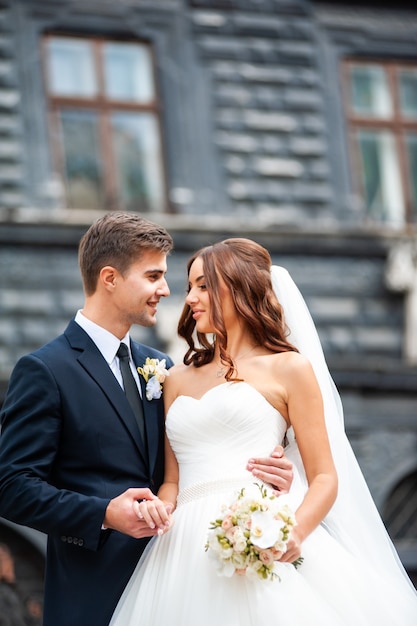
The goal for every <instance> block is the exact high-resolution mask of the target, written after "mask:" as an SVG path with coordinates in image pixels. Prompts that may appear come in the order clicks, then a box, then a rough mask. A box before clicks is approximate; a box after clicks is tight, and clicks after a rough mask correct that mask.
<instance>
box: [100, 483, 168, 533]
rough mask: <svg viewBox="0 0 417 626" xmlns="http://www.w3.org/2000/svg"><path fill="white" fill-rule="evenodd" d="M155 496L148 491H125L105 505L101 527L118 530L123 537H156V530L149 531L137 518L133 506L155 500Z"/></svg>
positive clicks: (133, 489) (140, 489)
mask: <svg viewBox="0 0 417 626" xmlns="http://www.w3.org/2000/svg"><path fill="white" fill-rule="evenodd" d="M155 499H156V495H155V494H153V493H152V491H151V490H150V489H145V488H143V489H142V488H137V489H135V488H132V489H127V490H126V491H124V492H123V493H121V494H120V495H119V496H117V497H116V498H113V500H110V502H109V504H108V505H107V509H106V515H105V517H104V521H103V527H105V528H111V529H112V530H118V531H119V532H121V533H124V534H125V535H130V536H131V537H135V539H141V538H142V537H150V536H152V535H156V534H157V531H158V529H157V528H156V529H151V528H150V527H149V526H148V524H147V523H146V522H145V521H144V520H141V519H139V518H138V516H137V515H136V513H135V506H136V503H137V501H138V500H155Z"/></svg>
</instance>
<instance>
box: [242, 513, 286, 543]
mask: <svg viewBox="0 0 417 626" xmlns="http://www.w3.org/2000/svg"><path fill="white" fill-rule="evenodd" d="M283 526H284V522H283V521H282V520H281V519H275V518H274V516H273V513H272V512H271V511H269V510H267V511H255V512H254V513H252V524H251V529H250V540H251V542H252V543H253V544H254V545H255V546H256V547H257V548H260V549H261V550H265V549H266V548H271V547H272V546H274V545H275V542H276V541H277V538H278V537H280V534H281V528H282V527H283Z"/></svg>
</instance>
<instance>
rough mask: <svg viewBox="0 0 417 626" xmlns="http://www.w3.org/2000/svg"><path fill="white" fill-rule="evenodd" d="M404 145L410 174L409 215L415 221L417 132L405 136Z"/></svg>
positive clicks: (416, 203) (416, 212)
mask: <svg viewBox="0 0 417 626" xmlns="http://www.w3.org/2000/svg"><path fill="white" fill-rule="evenodd" d="M406 146H407V155H408V169H409V174H410V188H411V215H412V219H413V221H415V220H417V133H410V134H408V135H407V136H406Z"/></svg>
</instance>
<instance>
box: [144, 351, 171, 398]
mask: <svg viewBox="0 0 417 626" xmlns="http://www.w3.org/2000/svg"><path fill="white" fill-rule="evenodd" d="M165 366H166V360H165V359H162V361H160V360H159V359H151V358H149V357H147V359H146V361H145V364H144V366H143V367H138V372H139V374H140V375H141V376H143V378H144V379H145V382H146V383H147V384H146V399H147V400H158V399H159V398H160V397H161V395H162V383H163V382H164V380H165V377H166V376H169V372H168V370H167V369H166V367H165Z"/></svg>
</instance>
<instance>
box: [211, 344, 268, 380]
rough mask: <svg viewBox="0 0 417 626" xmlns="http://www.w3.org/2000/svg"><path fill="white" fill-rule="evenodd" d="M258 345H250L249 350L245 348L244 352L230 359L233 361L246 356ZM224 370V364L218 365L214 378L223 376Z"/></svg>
mask: <svg viewBox="0 0 417 626" xmlns="http://www.w3.org/2000/svg"><path fill="white" fill-rule="evenodd" d="M257 347H258V344H256V346H252V348H250V350H247V351H246V352H244V353H243V354H239V355H238V356H236V357H235V358H234V359H232V361H233V362H236V361H238V360H239V359H244V358H245V356H248V354H250V353H251V352H253V351H254V350H255V348H257ZM225 371H226V366H220V367H219V369H218V370H217V372H216V378H223V376H224V373H225Z"/></svg>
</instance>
